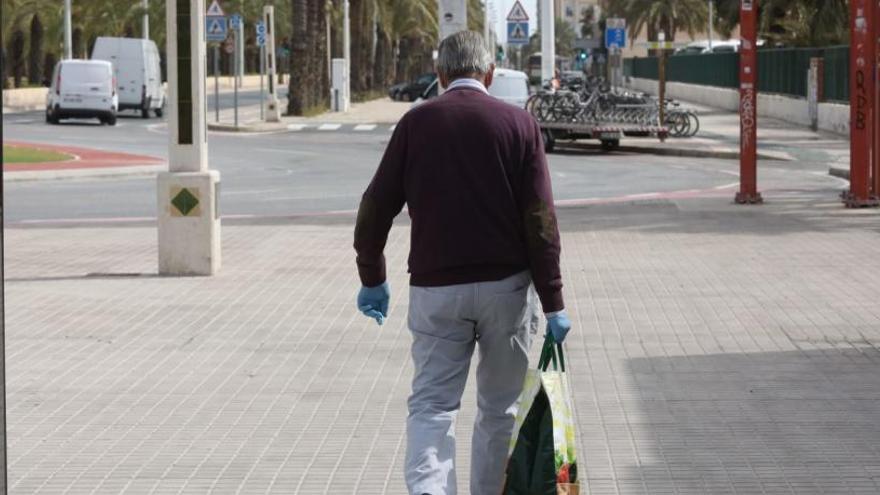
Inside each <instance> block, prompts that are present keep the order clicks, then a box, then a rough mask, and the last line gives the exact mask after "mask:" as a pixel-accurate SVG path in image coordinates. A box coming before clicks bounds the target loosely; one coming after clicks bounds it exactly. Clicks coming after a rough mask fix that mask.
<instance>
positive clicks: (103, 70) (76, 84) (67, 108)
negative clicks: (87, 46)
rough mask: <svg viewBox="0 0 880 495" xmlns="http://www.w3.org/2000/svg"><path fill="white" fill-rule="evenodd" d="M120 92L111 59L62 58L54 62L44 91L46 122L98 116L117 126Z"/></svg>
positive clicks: (104, 121) (102, 121) (103, 120)
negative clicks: (105, 60)
mask: <svg viewBox="0 0 880 495" xmlns="http://www.w3.org/2000/svg"><path fill="white" fill-rule="evenodd" d="M118 108H119V95H118V94H117V92H116V78H115V77H113V66H112V65H111V64H110V62H104V61H100V60H73V59H69V60H62V61H61V62H58V63H57V64H56V65H55V70H54V71H53V72H52V81H51V83H50V86H49V92H48V93H47V94H46V122H48V123H50V124H57V123H58V122H59V121H60V120H61V119H68V118H97V119H98V120H100V121H101V123H102V124H109V125H116V111H117V110H118Z"/></svg>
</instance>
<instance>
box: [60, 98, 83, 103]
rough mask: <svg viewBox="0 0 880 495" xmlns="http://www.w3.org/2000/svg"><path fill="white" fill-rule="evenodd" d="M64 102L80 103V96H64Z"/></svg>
mask: <svg viewBox="0 0 880 495" xmlns="http://www.w3.org/2000/svg"><path fill="white" fill-rule="evenodd" d="M64 103H82V98H65V99H64Z"/></svg>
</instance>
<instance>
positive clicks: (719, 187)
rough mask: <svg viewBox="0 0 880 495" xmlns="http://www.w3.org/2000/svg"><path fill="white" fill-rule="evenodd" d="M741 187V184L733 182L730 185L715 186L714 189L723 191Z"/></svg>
mask: <svg viewBox="0 0 880 495" xmlns="http://www.w3.org/2000/svg"><path fill="white" fill-rule="evenodd" d="M738 185H739V182H731V183H730V184H724V185H721V186H715V187H714V188H713V189H717V190H721V189H730V188H731V187H736V186H738Z"/></svg>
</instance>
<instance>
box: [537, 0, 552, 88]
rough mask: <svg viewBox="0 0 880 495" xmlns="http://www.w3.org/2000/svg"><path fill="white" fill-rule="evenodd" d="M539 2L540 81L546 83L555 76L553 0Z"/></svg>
mask: <svg viewBox="0 0 880 495" xmlns="http://www.w3.org/2000/svg"><path fill="white" fill-rule="evenodd" d="M539 1H540V2H541V26H540V29H541V81H542V82H548V81H551V80H552V79H553V78H554V77H555V76H556V73H555V69H556V33H555V27H556V26H555V25H554V21H555V20H556V15H555V14H554V12H553V0H539Z"/></svg>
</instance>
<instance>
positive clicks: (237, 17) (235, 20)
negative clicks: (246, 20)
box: [229, 14, 241, 29]
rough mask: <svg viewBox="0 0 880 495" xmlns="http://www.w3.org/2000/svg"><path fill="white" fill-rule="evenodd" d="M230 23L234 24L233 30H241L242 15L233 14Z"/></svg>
mask: <svg viewBox="0 0 880 495" xmlns="http://www.w3.org/2000/svg"><path fill="white" fill-rule="evenodd" d="M229 23H230V24H232V29H241V14H232V15H231V16H230V17H229Z"/></svg>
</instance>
